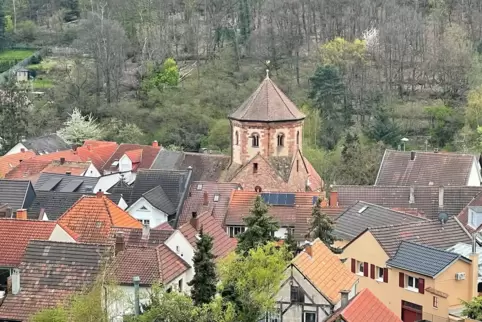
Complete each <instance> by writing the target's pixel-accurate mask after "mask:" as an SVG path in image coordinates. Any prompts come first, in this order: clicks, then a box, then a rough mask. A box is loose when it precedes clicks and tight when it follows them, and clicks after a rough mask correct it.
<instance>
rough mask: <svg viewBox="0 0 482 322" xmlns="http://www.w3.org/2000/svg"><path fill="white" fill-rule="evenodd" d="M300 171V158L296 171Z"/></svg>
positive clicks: (297, 161)
mask: <svg viewBox="0 0 482 322" xmlns="http://www.w3.org/2000/svg"><path fill="white" fill-rule="evenodd" d="M299 171H300V160H296V172H299Z"/></svg>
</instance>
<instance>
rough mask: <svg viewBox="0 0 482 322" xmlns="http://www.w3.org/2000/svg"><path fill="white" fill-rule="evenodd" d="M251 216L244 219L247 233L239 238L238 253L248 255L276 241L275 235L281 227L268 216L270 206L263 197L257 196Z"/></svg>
mask: <svg viewBox="0 0 482 322" xmlns="http://www.w3.org/2000/svg"><path fill="white" fill-rule="evenodd" d="M250 213H251V214H250V216H248V217H246V218H244V219H243V220H244V222H245V223H246V231H245V232H243V233H241V234H240V235H239V236H238V246H237V248H236V252H237V253H240V254H246V253H247V252H248V251H249V250H250V249H253V248H256V247H258V246H263V245H266V244H267V243H269V242H271V241H275V240H276V238H275V237H274V233H275V232H276V231H277V230H278V229H279V225H278V223H277V222H276V221H274V220H273V218H272V217H271V216H269V215H268V206H267V205H266V204H265V203H264V201H263V199H262V198H261V196H257V197H256V200H255V201H254V207H253V208H252V209H251V210H250Z"/></svg>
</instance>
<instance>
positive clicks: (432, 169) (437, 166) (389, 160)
mask: <svg viewBox="0 0 482 322" xmlns="http://www.w3.org/2000/svg"><path fill="white" fill-rule="evenodd" d="M481 182H482V175H481V172H480V163H479V160H478V158H477V157H475V156H474V155H472V154H459V153H447V152H438V151H436V152H422V151H410V152H409V151H394V150H385V154H384V155H383V159H382V162H381V164H380V169H379V171H378V175H377V179H376V181H375V185H376V186H435V187H440V186H480V183H481Z"/></svg>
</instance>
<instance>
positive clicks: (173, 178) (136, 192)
mask: <svg viewBox="0 0 482 322" xmlns="http://www.w3.org/2000/svg"><path fill="white" fill-rule="evenodd" d="M188 174H189V171H177V170H152V169H151V170H146V169H142V170H139V171H138V172H137V176H136V180H135V182H134V185H133V188H132V193H131V196H130V198H129V199H130V200H129V201H128V203H129V205H132V204H133V203H134V202H136V201H137V200H139V198H140V197H141V196H142V195H143V194H145V193H146V192H148V191H149V190H151V189H153V188H155V187H157V186H161V187H162V189H163V190H164V192H165V194H166V196H167V197H168V198H169V200H170V201H171V203H172V204H173V205H174V206H175V207H176V208H177V206H178V205H179V202H180V201H181V196H182V194H183V193H184V191H185V190H186V189H187V180H188Z"/></svg>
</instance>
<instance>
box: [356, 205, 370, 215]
mask: <svg viewBox="0 0 482 322" xmlns="http://www.w3.org/2000/svg"><path fill="white" fill-rule="evenodd" d="M367 209H368V206H363V208H362V209H360V210H358V213H359V214H361V213H362V212H364V211H365V210H367Z"/></svg>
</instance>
